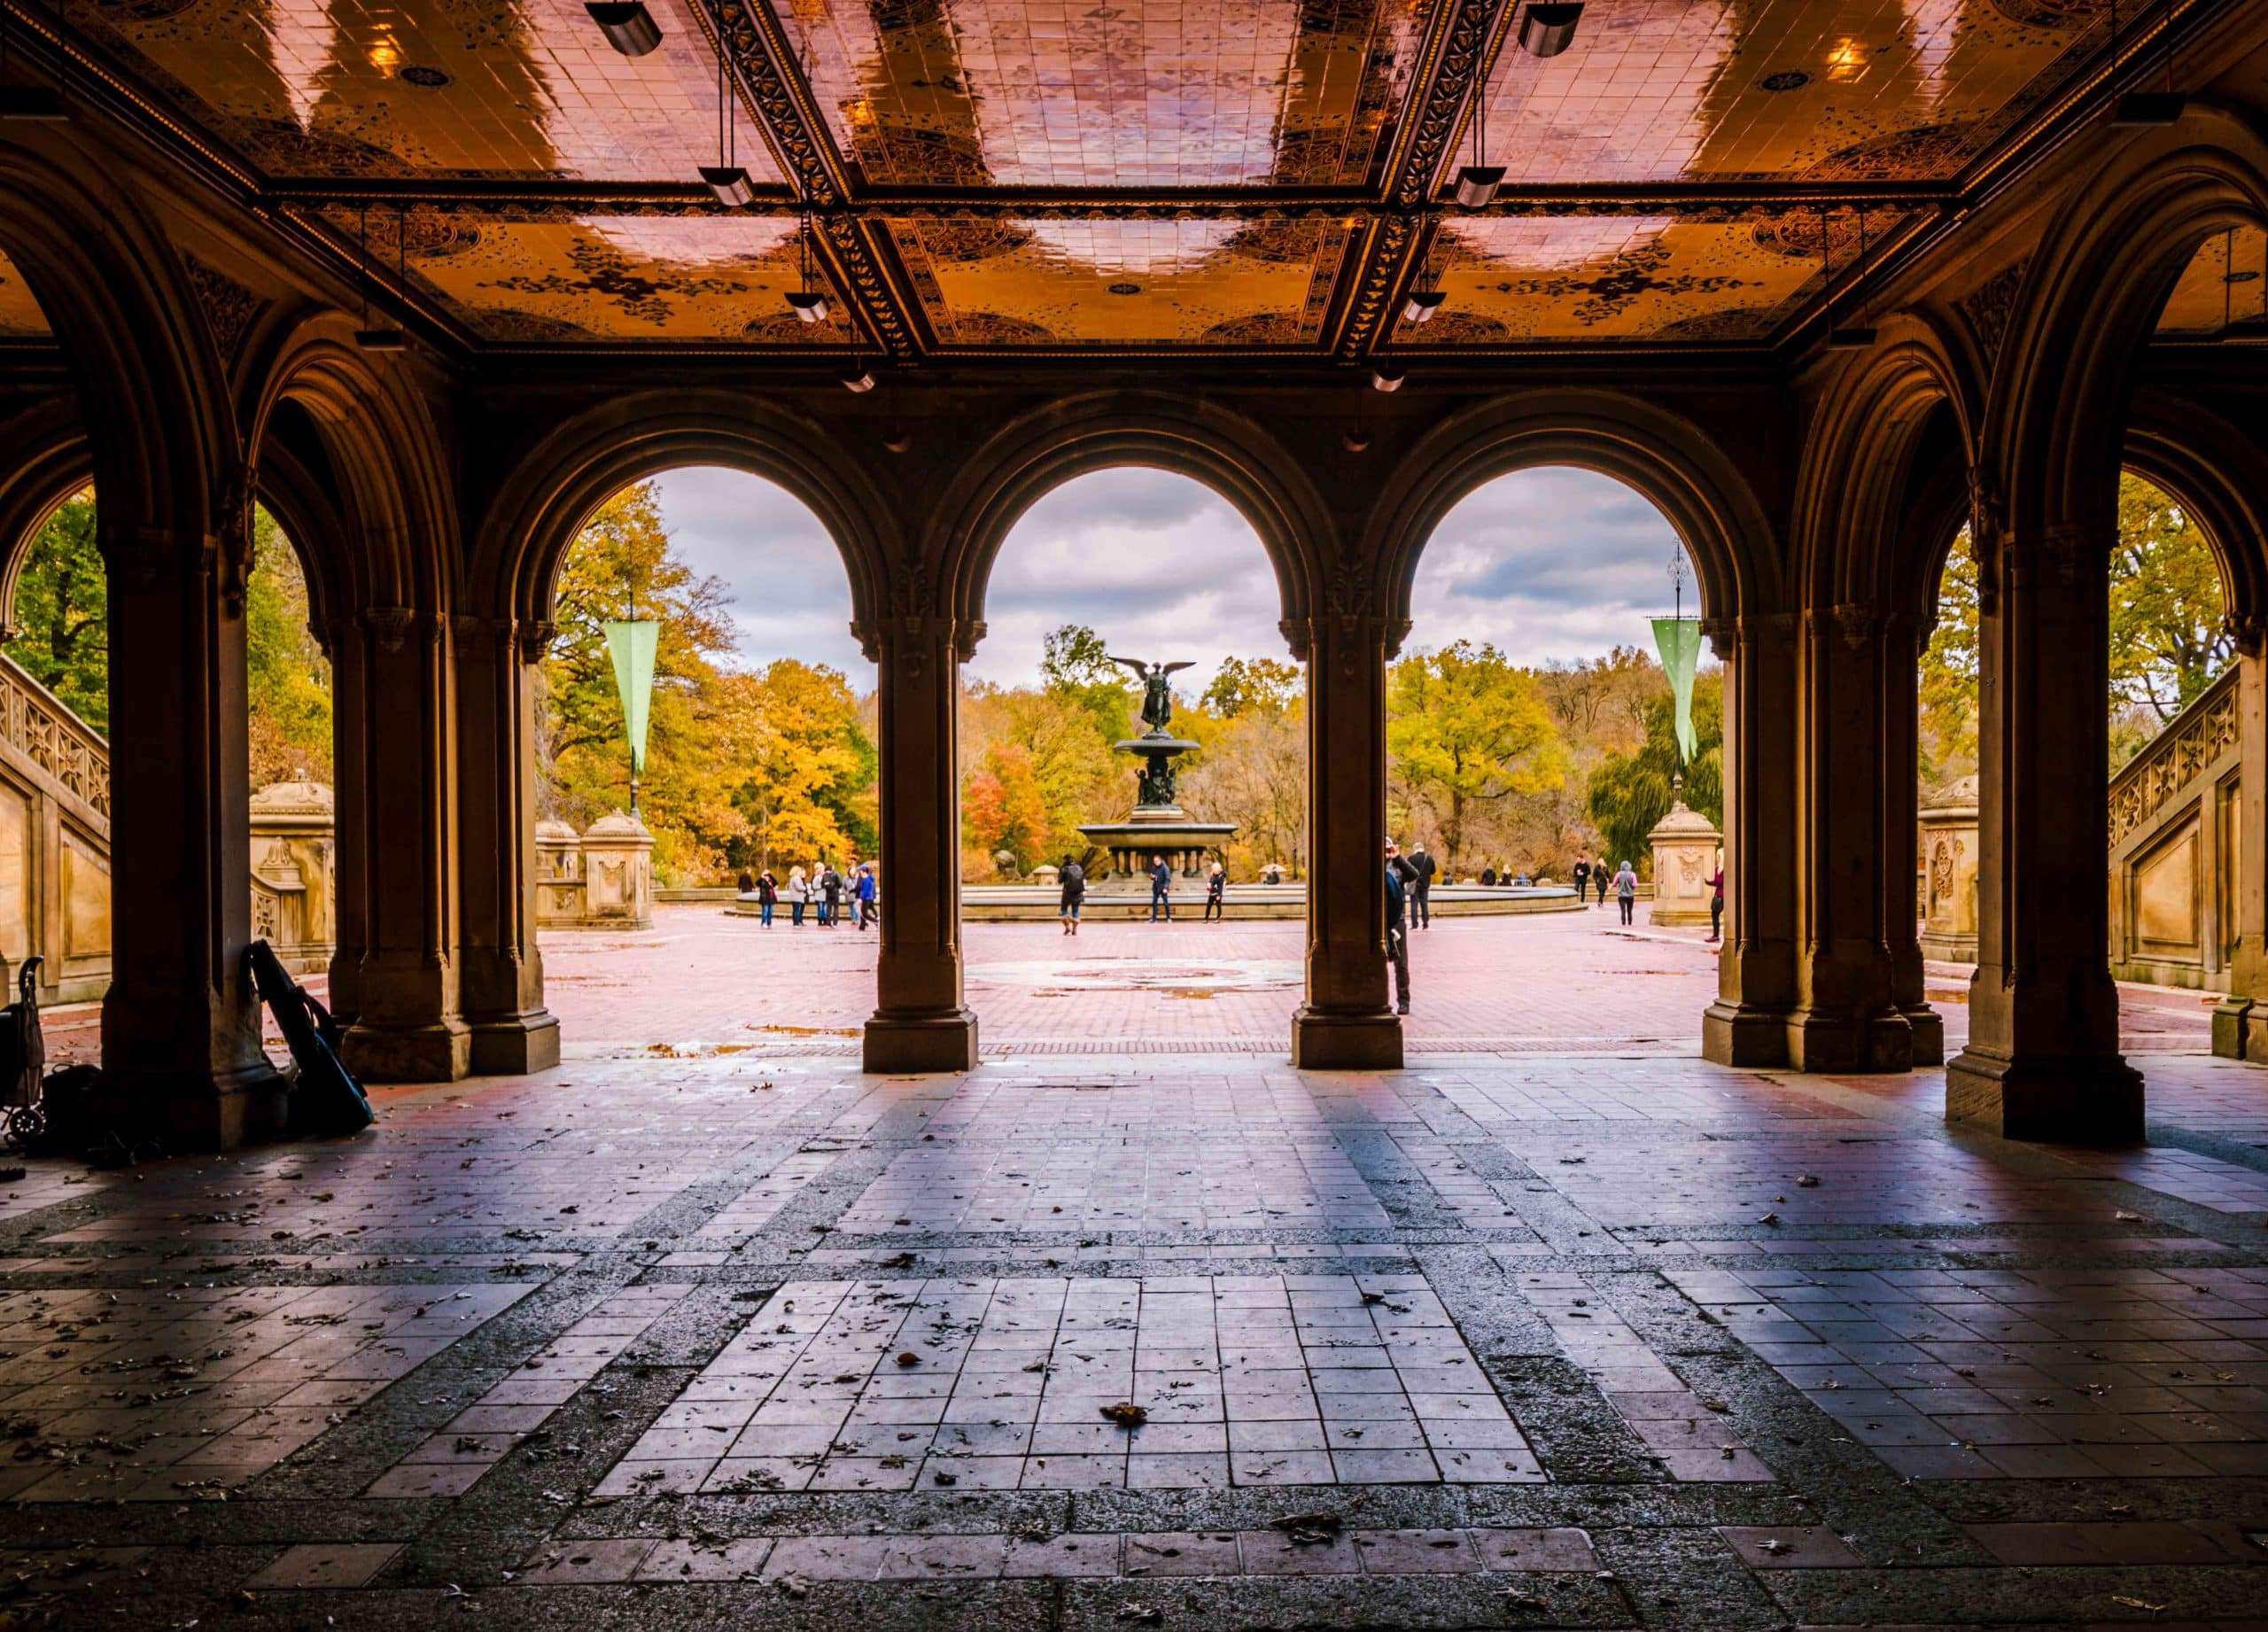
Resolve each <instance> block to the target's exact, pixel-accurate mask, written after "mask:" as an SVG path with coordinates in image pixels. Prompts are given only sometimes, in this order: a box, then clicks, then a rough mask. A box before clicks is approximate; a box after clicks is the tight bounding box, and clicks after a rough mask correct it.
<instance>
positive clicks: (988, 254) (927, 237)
mask: <svg viewBox="0 0 2268 1632" xmlns="http://www.w3.org/2000/svg"><path fill="white" fill-rule="evenodd" d="M920 235H921V247H922V248H923V249H926V250H928V252H929V253H930V254H931V255H933V256H935V257H936V259H937V260H950V261H955V262H962V263H966V262H968V261H973V260H992V259H994V258H995V257H996V256H1000V255H1013V254H1014V253H1016V252H1017V251H1018V250H1020V249H1022V248H1023V247H1024V246H1025V245H1028V244H1029V243H1030V242H1031V234H1030V233H1029V232H1027V231H1026V230H1025V229H1023V228H1021V227H1020V226H1018V225H1017V224H1016V223H1015V222H1014V221H998V220H983V219H979V218H976V217H972V216H965V215H963V216H949V217H943V218H939V219H936V220H924V221H922V222H921V225H920Z"/></svg>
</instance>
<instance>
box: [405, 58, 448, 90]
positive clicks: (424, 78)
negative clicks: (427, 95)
mask: <svg viewBox="0 0 2268 1632" xmlns="http://www.w3.org/2000/svg"><path fill="white" fill-rule="evenodd" d="M396 77H397V78H399V79H400V80H401V81H402V82H403V83H405V84H409V85H416V86H418V87H420V88H422V89H426V90H439V89H440V88H441V87H442V86H444V85H446V84H447V83H448V82H449V76H448V75H447V74H446V73H444V72H442V70H440V69H439V68H428V67H425V66H423V65H422V64H417V63H412V64H411V65H410V66H408V67H406V68H404V69H403V70H402V71H401V72H400V74H398V75H397V76H396Z"/></svg>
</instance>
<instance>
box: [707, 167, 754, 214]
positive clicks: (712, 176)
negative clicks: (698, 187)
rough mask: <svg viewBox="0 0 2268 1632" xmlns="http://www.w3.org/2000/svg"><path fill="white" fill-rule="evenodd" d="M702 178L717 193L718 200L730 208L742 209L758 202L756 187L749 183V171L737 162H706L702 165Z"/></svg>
mask: <svg viewBox="0 0 2268 1632" xmlns="http://www.w3.org/2000/svg"><path fill="white" fill-rule="evenodd" d="M701 179H702V180H703V182H705V183H708V186H709V190H710V191H711V192H713V193H715V194H716V195H717V202H718V203H719V204H721V205H724V206H726V208H728V209H735V210H737V209H741V208H743V207H745V206H748V205H751V204H753V203H755V202H756V189H755V188H754V187H752V186H750V184H749V179H748V172H747V171H746V170H743V169H742V168H741V167H740V166H738V165H736V164H704V165H703V166H702V167H701Z"/></svg>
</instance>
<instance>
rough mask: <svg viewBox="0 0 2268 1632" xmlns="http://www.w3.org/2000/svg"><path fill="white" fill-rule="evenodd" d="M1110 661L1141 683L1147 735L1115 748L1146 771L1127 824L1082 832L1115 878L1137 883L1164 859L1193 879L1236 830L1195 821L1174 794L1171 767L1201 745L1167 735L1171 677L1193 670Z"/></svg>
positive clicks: (1084, 826)
mask: <svg viewBox="0 0 2268 1632" xmlns="http://www.w3.org/2000/svg"><path fill="white" fill-rule="evenodd" d="M1109 661H1111V662H1112V663H1115V664H1118V665H1119V666H1120V667H1122V668H1127V669H1131V670H1133V671H1134V673H1135V675H1136V677H1137V678H1138V679H1139V680H1141V682H1142V723H1143V724H1144V725H1146V726H1147V727H1149V729H1148V730H1147V731H1146V732H1144V733H1143V734H1141V735H1140V736H1138V737H1135V738H1133V739H1131V740H1130V741H1128V742H1114V743H1112V744H1111V746H1112V747H1113V748H1114V749H1115V750H1117V751H1118V752H1120V753H1124V754H1133V755H1135V756H1136V757H1138V758H1139V759H1140V760H1141V761H1142V770H1141V773H1140V780H1139V781H1138V785H1137V791H1136V794H1135V803H1134V808H1133V810H1132V811H1130V812H1128V814H1127V817H1126V820H1123V821H1098V822H1083V823H1081V824H1080V827H1079V831H1080V832H1081V833H1083V834H1084V835H1086V836H1087V839H1088V841H1089V842H1090V843H1092V844H1093V845H1094V846H1095V847H1096V848H1097V849H1099V850H1104V851H1108V852H1109V853H1110V871H1111V874H1112V875H1113V876H1114V877H1116V878H1136V879H1138V878H1139V877H1141V876H1142V874H1145V873H1146V872H1147V871H1148V870H1149V866H1150V858H1151V857H1153V856H1163V857H1164V858H1165V859H1167V861H1168V862H1169V864H1170V865H1171V866H1172V867H1173V869H1174V871H1175V872H1177V873H1178V874H1181V875H1182V876H1184V878H1193V877H1195V876H1196V875H1197V874H1199V873H1200V872H1201V871H1202V870H1203V869H1204V866H1205V861H1206V858H1207V857H1208V856H1209V855H1212V854H1215V853H1216V852H1218V851H1222V850H1224V849H1225V848H1226V847H1227V845H1228V843H1229V840H1230V839H1231V837H1232V836H1234V835H1235V833H1236V830H1237V824H1236V823H1234V822H1232V821H1192V820H1190V817H1189V812H1187V811H1184V809H1182V808H1181V804H1180V802H1179V800H1178V798H1177V797H1176V794H1175V791H1174V763H1173V762H1174V761H1175V759H1177V758H1179V757H1180V756H1181V755H1183V754H1185V753H1187V752H1189V750H1191V749H1192V748H1195V747H1196V746H1197V744H1196V743H1194V742H1190V741H1189V740H1188V739H1187V738H1185V737H1177V736H1175V735H1173V734H1171V733H1169V731H1168V730H1167V729H1166V727H1168V726H1169V725H1170V724H1171V723H1172V721H1173V689H1172V687H1171V685H1170V683H1169V681H1168V680H1167V676H1169V675H1170V674H1172V673H1173V672H1175V671H1177V670H1179V669H1185V668H1188V667H1189V666H1190V665H1189V664H1186V663H1144V662H1141V661H1138V660H1137V659H1135V658H1131V657H1110V658H1109Z"/></svg>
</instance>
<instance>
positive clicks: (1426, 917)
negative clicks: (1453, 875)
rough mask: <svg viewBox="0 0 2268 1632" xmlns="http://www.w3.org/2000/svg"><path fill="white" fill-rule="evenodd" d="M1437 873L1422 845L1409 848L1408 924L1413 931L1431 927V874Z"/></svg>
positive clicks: (1437, 869) (1431, 859) (1436, 868)
mask: <svg viewBox="0 0 2268 1632" xmlns="http://www.w3.org/2000/svg"><path fill="white" fill-rule="evenodd" d="M1438 871H1440V869H1439V868H1438V867H1435V866H1434V865H1433V858H1432V857H1431V856H1429V855H1427V854H1426V853H1425V846H1424V845H1423V844H1412V845H1411V846H1410V926H1411V927H1412V928H1413V929H1432V928H1433V874H1435V873H1437V872H1438Z"/></svg>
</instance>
